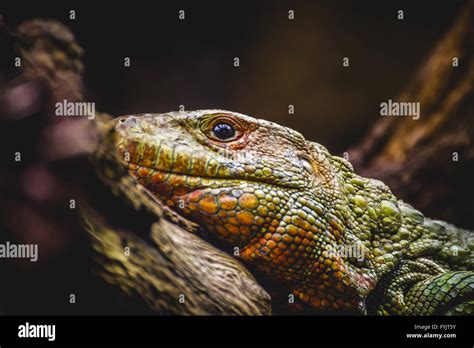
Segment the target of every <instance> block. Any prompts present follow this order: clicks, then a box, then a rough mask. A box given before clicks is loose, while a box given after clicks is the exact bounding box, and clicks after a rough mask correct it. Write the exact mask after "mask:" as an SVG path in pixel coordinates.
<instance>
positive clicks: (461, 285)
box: [113, 110, 474, 315]
mask: <svg viewBox="0 0 474 348" xmlns="http://www.w3.org/2000/svg"><path fill="white" fill-rule="evenodd" d="M113 122H116V126H115V145H116V149H117V151H118V153H119V154H120V156H121V158H122V159H123V163H124V165H126V166H127V167H128V170H129V173H130V174H131V175H132V176H133V177H134V178H135V179H136V180H137V181H138V183H140V184H141V185H142V186H144V187H145V188H147V189H148V190H149V191H150V192H152V193H153V194H154V195H156V196H157V197H158V198H159V199H161V200H162V201H163V202H164V203H165V204H167V205H168V206H169V207H171V208H172V210H174V211H175V212H176V213H177V214H179V215H180V216H183V217H185V218H188V219H190V220H192V221H194V222H196V223H197V224H198V225H199V226H200V227H201V228H202V229H203V230H205V231H207V232H208V233H211V234H213V235H215V236H216V237H217V238H219V239H220V240H222V241H223V242H225V243H227V244H228V245H230V246H234V247H238V248H239V250H240V252H239V255H240V258H241V259H242V260H243V261H244V262H246V263H247V264H250V265H252V266H254V267H256V268H257V269H258V270H260V271H262V272H264V273H265V274H266V275H267V276H268V277H270V278H272V279H276V280H278V281H280V282H282V283H284V284H285V285H286V286H288V287H289V288H290V289H291V290H292V294H293V295H294V296H295V297H296V299H297V304H296V305H297V306H301V307H309V308H312V309H315V310H318V311H330V312H338V311H349V312H355V313H361V314H366V313H369V314H383V315H387V314H408V315H410V314H424V315H426V314H467V313H471V312H472V311H473V310H474V273H473V272H472V268H473V267H472V266H473V263H474V255H473V250H474V236H473V234H472V232H469V231H466V230H462V229H459V228H456V227H454V226H453V225H450V224H447V223H444V222H441V221H436V220H431V219H428V218H425V217H424V216H423V214H422V213H420V212H419V211H417V210H416V209H414V208H413V207H412V206H410V205H409V204H406V203H404V202H402V201H401V200H399V199H397V198H396V197H395V196H394V195H393V194H392V193H391V191H390V189H389V188H388V187H387V186H386V185H385V184H383V183H382V182H380V181H378V180H374V179H368V178H363V177H360V176H358V175H357V174H356V173H355V172H354V170H353V168H352V166H351V164H350V163H349V162H347V161H346V160H344V159H343V158H340V157H337V156H332V155H331V154H330V153H329V152H328V151H327V150H326V148H324V147H323V146H322V145H319V144H317V143H314V142H311V141H308V140H306V139H305V138H304V137H303V136H302V135H301V134H300V133H298V132H296V131H294V130H292V129H289V128H286V127H282V126H280V125H277V124H275V123H272V122H268V121H265V120H261V119H255V118H252V117H249V116H246V115H242V114H239V113H235V112H230V111H225V110H200V111H185V112H171V113H167V114H143V115H131V116H124V117H120V118H118V119H116V120H114V121H113Z"/></svg>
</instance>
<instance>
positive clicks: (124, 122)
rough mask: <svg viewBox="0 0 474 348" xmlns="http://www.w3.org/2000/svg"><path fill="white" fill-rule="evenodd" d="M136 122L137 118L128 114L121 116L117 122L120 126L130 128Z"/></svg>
mask: <svg viewBox="0 0 474 348" xmlns="http://www.w3.org/2000/svg"><path fill="white" fill-rule="evenodd" d="M137 123H138V120H137V118H136V117H135V116H128V117H123V118H121V119H119V124H120V125H121V126H122V127H124V126H125V127H129V128H132V127H135V126H136V125H137Z"/></svg>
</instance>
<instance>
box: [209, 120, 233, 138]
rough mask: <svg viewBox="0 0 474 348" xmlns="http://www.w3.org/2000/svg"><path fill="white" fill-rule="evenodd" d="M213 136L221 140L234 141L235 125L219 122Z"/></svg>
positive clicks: (213, 130)
mask: <svg viewBox="0 0 474 348" xmlns="http://www.w3.org/2000/svg"><path fill="white" fill-rule="evenodd" d="M212 134H213V135H214V136H215V137H216V138H218V139H220V140H232V139H234V138H235V134H236V131H235V128H234V126H233V125H231V124H229V123H226V122H219V123H216V124H215V125H214V126H213V127H212Z"/></svg>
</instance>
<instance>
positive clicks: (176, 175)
mask: <svg viewBox="0 0 474 348" xmlns="http://www.w3.org/2000/svg"><path fill="white" fill-rule="evenodd" d="M128 170H129V171H131V172H132V173H134V174H133V176H134V177H136V178H139V179H145V180H146V178H149V179H151V182H152V183H156V184H159V183H169V184H171V185H174V186H179V183H181V184H182V186H186V187H189V188H196V189H200V188H205V187H208V186H209V185H212V184H213V183H216V182H229V183H232V184H235V183H238V182H240V183H248V184H264V185H269V186H274V187H277V188H282V189H285V190H288V189H295V190H297V189H298V187H296V186H294V185H291V183H288V184H281V183H276V182H274V181H273V180H270V179H263V178H262V179H254V178H239V177H232V176H210V175H202V174H193V173H183V172H180V171H174V170H172V169H162V168H157V167H151V166H144V165H142V164H139V163H133V162H130V163H128ZM188 178H189V179H188ZM183 179H184V180H183ZM216 188H217V187H216Z"/></svg>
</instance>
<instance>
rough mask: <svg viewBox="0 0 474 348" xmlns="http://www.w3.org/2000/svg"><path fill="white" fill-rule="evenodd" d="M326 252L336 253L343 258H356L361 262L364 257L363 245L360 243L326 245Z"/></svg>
mask: <svg viewBox="0 0 474 348" xmlns="http://www.w3.org/2000/svg"><path fill="white" fill-rule="evenodd" d="M326 251H327V253H328V254H337V255H339V256H341V257H343V258H345V259H347V258H350V259H357V261H359V262H362V261H364V259H365V253H364V246H363V245H362V244H358V243H356V244H348V245H345V244H337V245H328V246H327V247H326Z"/></svg>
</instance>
